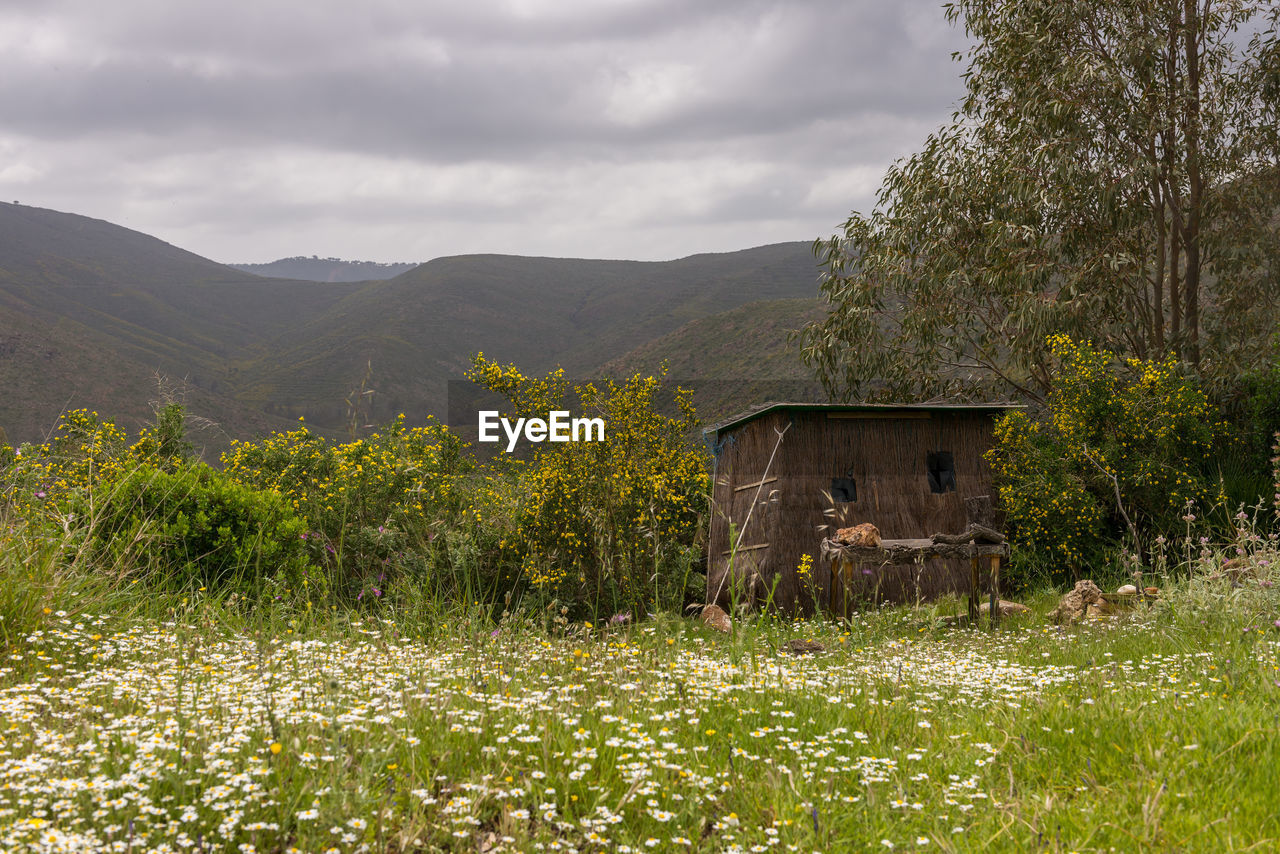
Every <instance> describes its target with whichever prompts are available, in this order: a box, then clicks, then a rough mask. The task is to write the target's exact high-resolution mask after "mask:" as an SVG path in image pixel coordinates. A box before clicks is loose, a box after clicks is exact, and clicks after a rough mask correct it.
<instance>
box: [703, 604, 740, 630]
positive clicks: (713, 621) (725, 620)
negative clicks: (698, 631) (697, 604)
mask: <svg viewBox="0 0 1280 854" xmlns="http://www.w3.org/2000/svg"><path fill="white" fill-rule="evenodd" d="M702 622H703V623H705V624H706V625H707V626H708V627H709V628H712V629H715V630H716V631H717V632H725V633H728V631H729V630H730V629H731V628H733V623H732V622H730V621H729V615H728V614H726V613H725V612H724V608H721V607H720V606H719V605H708V606H707V607H705V608H703V609H702Z"/></svg>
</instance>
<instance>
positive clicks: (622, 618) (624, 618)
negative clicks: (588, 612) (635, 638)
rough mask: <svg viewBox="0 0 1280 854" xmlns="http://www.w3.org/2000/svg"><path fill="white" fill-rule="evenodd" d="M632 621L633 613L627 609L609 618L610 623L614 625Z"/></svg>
mask: <svg viewBox="0 0 1280 854" xmlns="http://www.w3.org/2000/svg"><path fill="white" fill-rule="evenodd" d="M630 621H631V615H630V614H628V613H626V612H625V611H624V612H623V613H621V614H614V615H613V616H612V617H610V618H609V624H610V625H614V626H620V625H622V624H623V623H627V622H630Z"/></svg>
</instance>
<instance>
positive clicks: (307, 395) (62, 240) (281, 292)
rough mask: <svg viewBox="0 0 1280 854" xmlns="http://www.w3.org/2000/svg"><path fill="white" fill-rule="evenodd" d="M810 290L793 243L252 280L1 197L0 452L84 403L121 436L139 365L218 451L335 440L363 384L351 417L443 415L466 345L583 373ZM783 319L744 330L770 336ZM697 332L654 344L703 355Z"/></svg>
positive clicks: (480, 260) (772, 316) (809, 263)
mask: <svg viewBox="0 0 1280 854" xmlns="http://www.w3.org/2000/svg"><path fill="white" fill-rule="evenodd" d="M816 282H817V267H816V263H815V261H814V258H813V256H812V254H811V252H810V249H809V244H808V243H807V242H794V243H780V244H774V245H771V246H761V247H756V248H754V249H746V250H742V251H739V252H725V253H714V254H703V255H693V256H689V257H687V258H681V259H678V260H675V261H662V262H653V261H645V262H642V261H598V260H581V259H566V258H526V257H519V256H513V255H463V256H453V257H446V258H437V259H435V260H433V261H429V262H427V263H425V264H421V265H418V266H414V267H412V268H411V269H409V270H407V271H405V272H403V273H400V274H399V275H397V276H394V277H392V278H389V279H383V280H367V279H366V280H364V281H361V282H317V281H305V280H299V279H282V278H262V277H258V276H255V275H252V274H250V273H248V272H245V271H243V270H240V269H236V268H234V267H231V266H228V265H223V264H217V263H215V262H213V261H210V260H208V259H206V258H202V257H200V256H198V255H195V254H193V253H190V252H187V251H185V250H182V249H179V248H177V247H174V246H171V245H169V244H167V243H165V242H163V241H160V240H157V239H156V238H154V237H150V236H148V235H145V234H142V233H140V232H137V231H132V230H130V229H126V228H122V227H120V226H117V225H113V224H111V223H108V222H104V221H102V220H95V219H90V218H88V217H82V216H77V215H75V214H67V213H60V212H57V211H51V210H44V209H41V208H31V207H26V206H18V205H7V204H0V387H2V388H4V389H5V392H6V394H5V395H3V396H0V427H3V428H4V429H5V431H6V433H7V435H8V438H9V440H10V441H11V442H23V441H33V440H38V439H41V438H43V436H44V435H45V434H46V433H47V431H48V430H49V429H50V427H51V426H52V425H53V423H54V422H55V421H56V419H57V417H58V414H59V412H61V411H62V409H63V408H64V407H72V408H76V407H82V406H83V407H88V408H92V409H96V410H98V411H99V412H101V413H103V414H104V415H108V414H109V415H113V416H116V417H118V418H119V419H120V420H121V422H122V424H123V425H124V426H126V427H127V428H129V429H131V430H136V429H137V427H138V426H139V424H140V423H141V422H142V421H143V420H144V419H145V418H147V417H148V415H149V413H150V412H151V401H153V400H154V399H155V398H156V397H157V392H156V383H155V379H154V376H155V375H156V374H162V375H164V376H166V377H168V378H170V379H171V380H173V381H177V382H179V383H181V384H182V385H183V386H184V387H185V389H186V390H187V400H188V403H189V407H190V409H191V411H192V412H193V413H195V414H198V415H201V416H204V417H207V418H210V419H213V420H214V421H216V422H218V423H219V424H220V425H221V427H222V431H223V438H222V439H220V440H218V441H221V442H222V443H223V444H225V441H226V437H227V436H243V437H248V436H250V435H254V434H256V433H258V432H261V431H263V430H267V429H277V428H279V427H282V426H287V425H289V424H296V423H297V419H298V418H299V417H305V418H306V421H307V423H308V424H309V425H312V426H313V427H314V428H316V429H319V430H321V431H329V432H330V433H332V434H334V435H344V434H345V432H346V428H347V425H349V424H350V423H351V417H352V413H351V412H350V411H349V408H348V406H347V404H346V400H347V399H348V398H350V397H351V392H352V390H354V389H357V388H359V387H361V384H362V383H367V384H366V386H365V387H366V388H369V389H372V390H373V391H374V392H375V393H374V394H373V395H372V396H370V397H368V398H367V400H368V401H369V406H368V407H367V409H365V410H364V411H362V412H361V413H359V420H360V421H361V422H363V423H381V422H384V421H386V420H388V419H390V418H393V417H394V416H395V415H397V414H399V413H402V412H403V413H405V415H406V416H407V417H408V419H409V421H410V423H421V422H422V421H424V420H425V419H426V417H427V416H428V415H436V416H438V417H444V416H445V414H446V410H447V403H448V382H449V381H450V380H457V379H461V378H462V376H463V373H464V372H465V370H466V369H467V367H468V366H469V364H470V360H471V357H472V356H473V355H474V354H475V353H476V352H478V351H483V352H484V353H485V354H486V355H487V356H489V357H490V358H496V359H499V360H502V361H504V362H514V363H515V364H517V365H518V366H519V367H520V368H521V369H523V370H524V371H526V372H527V373H535V372H543V371H547V370H550V369H552V368H554V367H556V366H557V365H561V366H563V367H564V368H565V369H566V370H567V371H569V372H570V373H571V374H572V375H577V376H590V375H596V376H598V375H599V374H600V372H601V369H602V367H603V366H604V365H605V364H606V363H608V362H610V361H612V360H615V359H618V358H620V357H622V356H623V355H625V354H627V353H628V352H630V351H632V350H635V349H636V348H638V347H641V346H642V345H645V344H647V343H648V342H651V341H653V340H654V339H658V338H661V337H662V336H665V335H668V334H670V333H673V332H675V331H676V330H678V329H681V328H682V327H685V326H686V325H687V324H690V323H691V322H693V321H697V320H699V319H701V318H707V317H710V316H713V315H718V314H720V313H722V312H727V311H731V310H733V309H736V308H739V307H741V306H743V305H744V304H746V303H753V302H758V301H762V300H764V301H771V300H779V299H783V300H786V299H796V298H809V299H812V298H813V297H814V295H815V293H816V290H817V286H816ZM802 314H804V312H803V311H800V310H797V311H796V312H794V313H789V312H787V311H783V312H781V314H779V313H777V312H774V311H772V310H767V311H766V312H765V315H761V318H760V319H761V322H764V321H765V320H767V321H768V323H769V324H772V326H771V327H770V328H773V327H776V326H778V324H779V323H783V325H785V322H789V318H791V317H792V316H796V317H798V316H800V315H802ZM782 318H787V319H788V320H786V321H785V322H784V321H783V320H782ZM746 322H750V320H749V318H748V319H747V321H746ZM713 328H715V327H708V329H709V330H710V329H713ZM697 329H698V327H696V326H695V327H692V328H691V330H689V331H686V333H685V335H686V339H685V340H686V341H687V342H688V343H680V342H679V341H677V342H675V343H674V344H672V345H671V346H672V347H674V348H676V350H677V351H680V350H681V349H682V348H683V349H684V350H688V351H689V352H691V353H698V352H702V350H701V349H700V348H701V347H702V345H699V344H697V343H696V335H697ZM735 329H738V330H739V331H738V332H737V333H735V334H738V335H740V336H742V337H743V338H751V335H752V333H751V332H750V331H747V332H745V333H744V332H742V331H741V328H740V327H735ZM722 332H723V330H721V331H718V332H709V334H711V335H713V337H714V336H719V335H721V334H722ZM780 335H781V333H780V332H777V331H771V332H769V334H768V336H767V337H769V339H770V340H775V339H776V340H781V338H780V337H779V336H780ZM736 402H737V401H735V403H736ZM739 408H741V407H739ZM210 441H211V442H213V444H215V445H216V444H217V443H218V442H216V441H213V440H210Z"/></svg>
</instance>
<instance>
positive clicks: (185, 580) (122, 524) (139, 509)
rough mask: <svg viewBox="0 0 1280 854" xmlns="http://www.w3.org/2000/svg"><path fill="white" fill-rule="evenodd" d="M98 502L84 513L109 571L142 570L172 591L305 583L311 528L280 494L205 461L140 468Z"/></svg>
mask: <svg viewBox="0 0 1280 854" xmlns="http://www.w3.org/2000/svg"><path fill="white" fill-rule="evenodd" d="M97 499H98V500H97V501H96V502H95V503H93V504H90V503H89V502H87V501H84V502H82V503H81V504H80V506H79V508H78V509H79V510H80V515H83V516H85V517H87V518H89V519H91V523H90V528H89V537H90V544H89V551H90V554H91V556H92V558H93V559H94V560H95V561H96V562H97V563H99V564H100V565H102V566H104V567H114V568H117V569H118V570H119V571H121V572H123V573H129V572H132V571H134V570H135V569H140V570H142V571H143V572H145V573H146V574H147V575H148V576H149V578H150V579H152V580H154V581H156V582H158V583H159V584H160V585H161V586H165V587H168V588H170V589H187V588H191V589H195V588H202V589H203V588H208V589H211V590H216V591H218V592H220V593H221V592H238V593H240V594H241V595H246V594H249V595H257V594H262V593H263V592H264V590H265V588H264V584H265V583H266V582H268V581H272V582H275V583H276V585H277V586H278V587H282V588H286V589H287V588H293V587H298V586H305V585H304V582H306V581H307V575H308V561H307V556H306V550H305V548H304V544H303V541H302V535H303V533H304V532H305V530H306V525H305V523H304V521H303V520H302V519H300V518H298V517H297V516H296V515H295V514H294V512H293V509H292V508H291V507H290V506H289V505H288V503H287V502H286V501H285V500H284V499H283V498H282V497H281V496H280V495H279V494H278V493H275V492H272V491H268V490H258V489H253V488H251V487H248V486H245V485H244V484H240V483H237V482H235V481H234V480H232V479H231V478H230V477H228V476H227V475H225V474H223V473H221V472H218V471H216V470H214V469H212V468H210V467H209V466H207V465H204V464H202V463H195V464H191V465H187V466H180V467H176V468H174V469H173V470H172V471H166V470H164V469H160V468H156V467H154V466H152V465H149V464H146V463H140V464H138V465H136V466H135V467H133V468H132V469H131V470H130V471H128V472H127V473H126V474H125V475H124V476H123V477H122V478H120V479H119V480H118V481H115V482H113V483H112V484H111V487H110V489H108V490H103V491H101V492H99V493H98V495H97Z"/></svg>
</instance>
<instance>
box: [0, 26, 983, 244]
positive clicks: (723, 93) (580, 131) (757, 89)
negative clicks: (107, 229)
mask: <svg viewBox="0 0 1280 854" xmlns="http://www.w3.org/2000/svg"><path fill="white" fill-rule="evenodd" d="M964 46H965V41H964V36H963V33H962V32H960V31H959V30H957V29H956V28H953V27H951V26H950V25H948V24H947V22H946V20H945V18H944V16H943V13H942V10H941V7H940V0H785V2H763V1H762V2H752V1H751V0H508V2H479V0H477V2H462V1H461V0H439V2H428V0H361V2H352V1H351V0H341V2H331V0H219V2H216V3H215V2H205V0H0V198H4V199H5V200H6V201H8V200H18V201H21V202H22V203H23V204H29V205H36V206H40V207H49V208H55V209H57V210H63V211H70V212H73V213H80V214H85V215H88V216H93V217H99V218H102V219H107V220H110V221H112V222H115V223H118V224H120V225H125V226H128V227H129V228H134V229H138V230H139V231H144V232H147V233H148V234H152V235H155V236H156V237H159V238H161V239H163V240H166V241H168V242H170V243H173V244H175V245H178V246H181V247H183V248H185V249H190V250H191V251H193V252H197V253H199V254H201V255H204V256H207V257H210V258H213V259H215V260H218V261H224V262H237V261H239V262H253V261H269V260H272V259H275V258H279V257H284V256H290V255H321V256H339V257H344V258H350V259H362V260H375V261H424V260H428V259H430V258H434V257H438V256H441V255H453V254H461V253H469V252H505V253H515V254H524V255H554V256H572V257H587V258H634V259H643V260H660V259H669V258H676V257H681V256H684V255H689V254H692V253H695V252H707V251H726V250H732V249H741V248H745V247H749V246H756V245H760V244H764V243H776V242H780V241H785V240H812V239H814V238H815V237H818V236H827V235H829V234H831V233H832V232H834V231H835V230H836V229H837V228H838V226H839V225H840V223H841V222H843V221H844V219H845V218H846V217H847V216H848V214H849V212H850V211H851V210H867V209H869V208H870V206H871V205H872V204H873V202H874V198H875V192H876V190H877V189H878V187H879V185H880V179H881V178H882V176H883V174H884V170H885V168H886V166H887V165H888V164H889V163H890V162H892V161H893V160H894V159H895V158H897V157H901V156H904V155H907V154H909V153H910V152H911V151H913V150H915V149H916V148H917V147H918V146H919V144H920V142H921V141H922V140H923V139H924V137H925V135H926V134H928V133H929V132H930V131H931V130H933V129H935V128H936V127H938V126H939V125H941V124H943V123H944V122H945V121H946V120H947V119H948V118H949V116H950V113H951V111H952V109H953V108H954V106H955V104H956V101H957V99H958V98H959V96H960V94H961V92H962V85H961V83H960V79H959V75H960V72H961V71H962V66H961V65H960V64H959V63H956V62H954V61H953V60H952V59H951V53H952V51H955V50H961V49H963V48H964Z"/></svg>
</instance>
